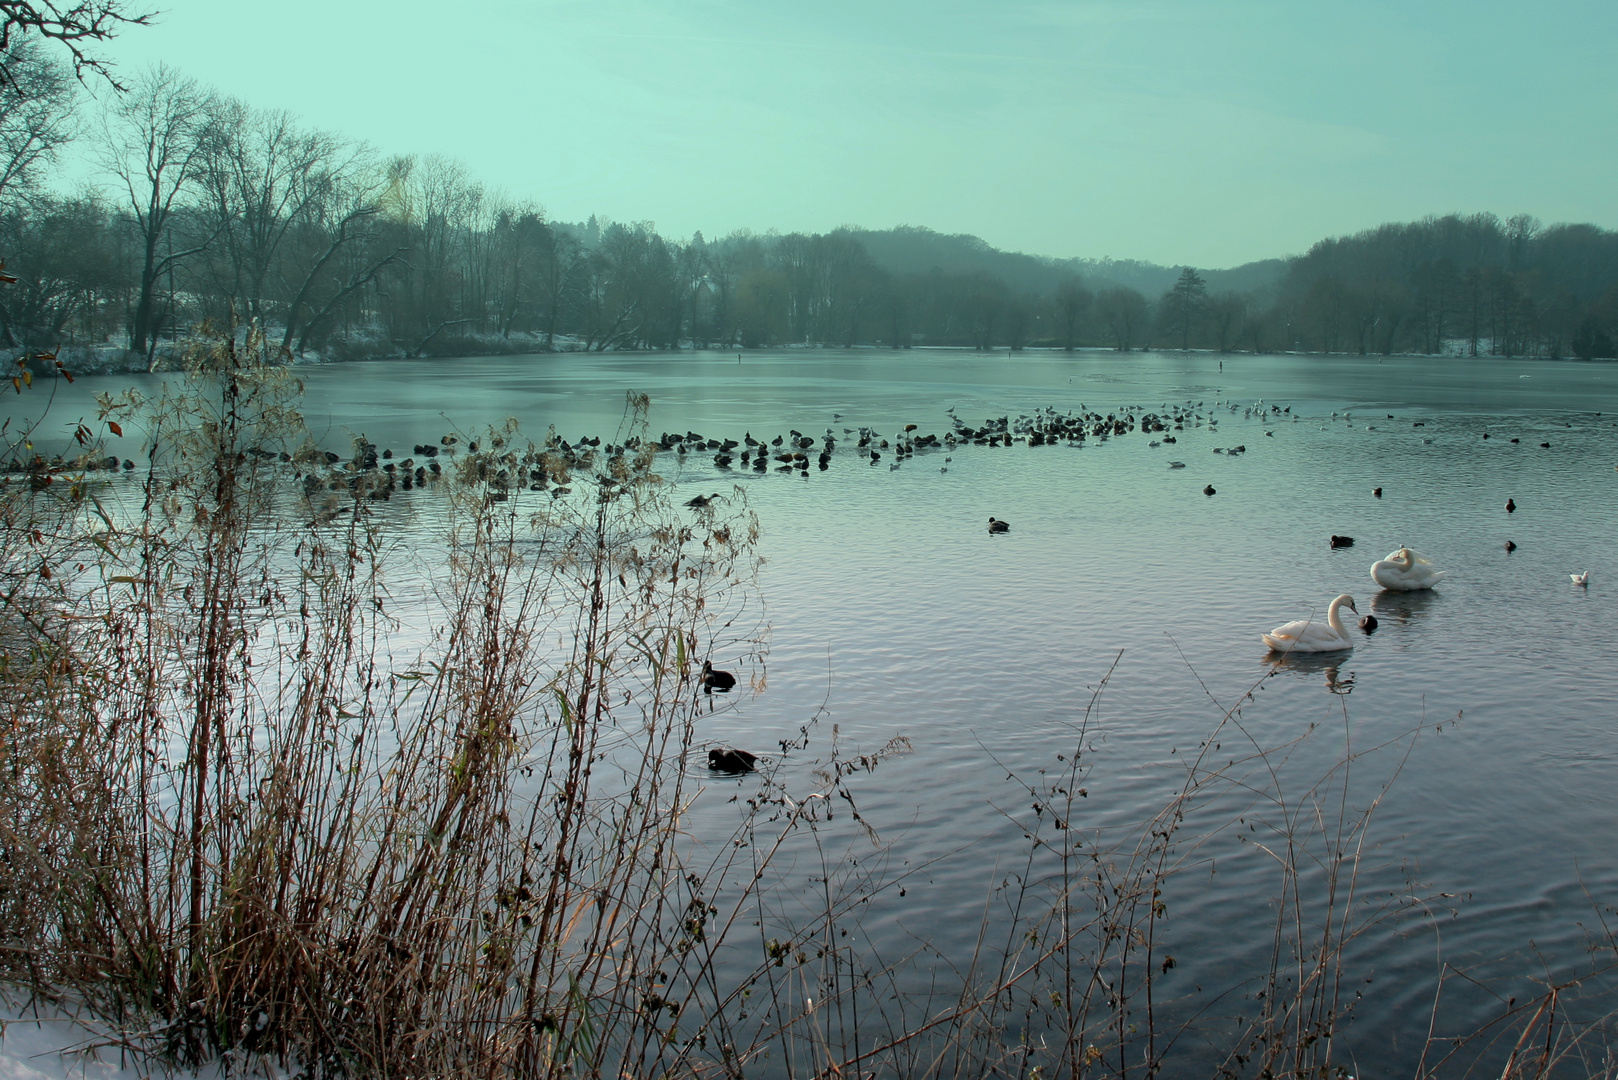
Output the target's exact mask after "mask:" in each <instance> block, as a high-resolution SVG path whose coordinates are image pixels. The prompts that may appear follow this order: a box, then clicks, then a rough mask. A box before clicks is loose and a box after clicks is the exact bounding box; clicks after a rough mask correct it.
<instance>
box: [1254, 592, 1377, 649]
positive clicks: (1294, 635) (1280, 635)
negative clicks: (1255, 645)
mask: <svg viewBox="0 0 1618 1080" xmlns="http://www.w3.org/2000/svg"><path fill="white" fill-rule="evenodd" d="M1342 607H1346V608H1348V610H1350V611H1352V612H1353V613H1354V614H1356V615H1358V614H1359V613H1360V609H1359V608H1357V607H1355V606H1354V598H1353V597H1352V596H1350V595H1348V594H1347V593H1344V594H1343V595H1341V596H1339V597H1338V598H1337V599H1335V600H1333V601H1332V602H1331V606H1329V607H1328V608H1326V622H1325V623H1324V624H1321V623H1319V622H1316V621H1315V620H1314V619H1299V620H1297V621H1296V622H1289V623H1287V624H1285V625H1284V626H1277V627H1276V628H1275V629H1274V630H1271V631H1270V632H1269V633H1268V634H1260V635H1259V637H1260V638H1261V639H1262V640H1263V642H1264V644H1266V645H1268V646H1269V647H1270V648H1271V650H1273V651H1274V652H1278V653H1306V652H1337V651H1339V650H1341V649H1352V648H1353V647H1354V642H1353V641H1352V640H1351V639H1350V638H1349V636H1348V631H1347V630H1345V629H1343V620H1342V619H1341V618H1339V617H1338V614H1337V609H1338V608H1342Z"/></svg>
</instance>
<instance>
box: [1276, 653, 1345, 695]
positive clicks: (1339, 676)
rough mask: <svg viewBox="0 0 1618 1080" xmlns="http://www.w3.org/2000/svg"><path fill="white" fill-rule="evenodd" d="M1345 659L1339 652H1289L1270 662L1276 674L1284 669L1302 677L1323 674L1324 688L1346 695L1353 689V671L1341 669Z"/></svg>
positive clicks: (1290, 673) (1288, 672) (1330, 691)
mask: <svg viewBox="0 0 1618 1080" xmlns="http://www.w3.org/2000/svg"><path fill="white" fill-rule="evenodd" d="M1346 659H1348V658H1347V657H1346V656H1343V655H1341V654H1338V655H1324V654H1321V653H1291V654H1288V655H1286V656H1278V657H1276V658H1275V659H1273V660H1271V661H1270V664H1271V666H1272V668H1273V669H1274V672H1275V673H1276V674H1280V673H1281V672H1283V671H1284V672H1286V673H1287V674H1289V675H1297V676H1300V677H1303V678H1309V677H1311V676H1314V675H1317V674H1323V675H1325V676H1326V690H1327V691H1328V692H1329V693H1333V694H1339V695H1344V696H1346V695H1348V694H1350V693H1352V692H1353V690H1354V672H1352V671H1349V672H1344V671H1342V670H1341V669H1342V664H1343V661H1344V660H1346Z"/></svg>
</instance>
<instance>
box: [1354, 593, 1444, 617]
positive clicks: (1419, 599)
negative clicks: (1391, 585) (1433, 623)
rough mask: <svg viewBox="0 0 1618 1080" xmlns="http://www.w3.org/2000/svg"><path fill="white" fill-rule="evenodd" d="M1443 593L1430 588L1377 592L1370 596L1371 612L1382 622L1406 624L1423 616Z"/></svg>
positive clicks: (1441, 597)
mask: <svg viewBox="0 0 1618 1080" xmlns="http://www.w3.org/2000/svg"><path fill="white" fill-rule="evenodd" d="M1443 602H1444V598H1443V595H1442V594H1440V593H1438V592H1435V591H1433V590H1431V589H1426V590H1423V591H1420V592H1379V593H1377V594H1376V595H1374V596H1372V597H1371V614H1373V615H1375V616H1376V617H1377V618H1378V619H1380V620H1381V621H1383V622H1390V621H1391V622H1393V623H1397V624H1400V625H1406V624H1409V623H1412V622H1414V621H1415V620H1417V619H1421V618H1425V617H1426V615H1427V613H1428V612H1429V611H1431V610H1432V609H1433V608H1434V607H1435V606H1436V605H1438V604H1441V603H1443Z"/></svg>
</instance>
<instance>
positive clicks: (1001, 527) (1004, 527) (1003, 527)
mask: <svg viewBox="0 0 1618 1080" xmlns="http://www.w3.org/2000/svg"><path fill="white" fill-rule="evenodd" d="M989 531H990V532H992V533H1003V532H1010V531H1011V526H1010V525H1009V524H1007V523H1006V522H1004V521H998V520H996V519H995V518H990V519H989Z"/></svg>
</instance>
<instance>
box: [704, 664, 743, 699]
mask: <svg viewBox="0 0 1618 1080" xmlns="http://www.w3.org/2000/svg"><path fill="white" fill-rule="evenodd" d="M735 686H736V676H734V675H732V674H731V673H730V672H728V671H716V670H714V666H713V664H712V663H710V662H708V661H707V660H704V661H703V662H702V692H703V693H704V694H712V693H715V692H718V693H721V694H728V693H730V691H731V690H733V689H734V688H735Z"/></svg>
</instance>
